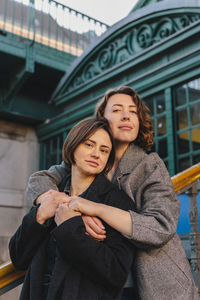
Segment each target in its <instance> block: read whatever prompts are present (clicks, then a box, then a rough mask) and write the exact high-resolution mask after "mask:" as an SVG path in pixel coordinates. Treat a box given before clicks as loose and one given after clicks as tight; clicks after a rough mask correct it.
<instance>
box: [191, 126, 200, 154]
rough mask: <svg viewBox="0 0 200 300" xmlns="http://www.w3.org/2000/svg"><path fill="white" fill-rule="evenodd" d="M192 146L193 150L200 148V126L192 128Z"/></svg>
mask: <svg viewBox="0 0 200 300" xmlns="http://www.w3.org/2000/svg"><path fill="white" fill-rule="evenodd" d="M192 148H193V150H200V128H196V129H193V130H192Z"/></svg>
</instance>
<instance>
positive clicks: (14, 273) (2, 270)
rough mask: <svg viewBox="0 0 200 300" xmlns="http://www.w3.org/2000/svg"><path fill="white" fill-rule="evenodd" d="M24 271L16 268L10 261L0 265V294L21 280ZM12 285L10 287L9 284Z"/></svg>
mask: <svg viewBox="0 0 200 300" xmlns="http://www.w3.org/2000/svg"><path fill="white" fill-rule="evenodd" d="M25 273H26V272H25V271H19V270H16V269H15V267H14V266H13V264H12V263H11V262H7V263H5V264H3V265H1V266H0V295H3V294H4V293H5V292H7V291H8V290H10V289H11V288H14V287H16V286H17V285H19V284H20V283H22V282H23V279H24V276H25ZM10 285H12V287H11V288H10V287H9V286H10Z"/></svg>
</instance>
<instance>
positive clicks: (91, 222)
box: [86, 216, 105, 234]
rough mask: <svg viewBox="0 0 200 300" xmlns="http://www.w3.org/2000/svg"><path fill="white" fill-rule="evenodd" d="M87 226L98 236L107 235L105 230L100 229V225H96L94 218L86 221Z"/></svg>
mask: <svg viewBox="0 0 200 300" xmlns="http://www.w3.org/2000/svg"><path fill="white" fill-rule="evenodd" d="M86 222H87V225H88V226H89V227H90V228H91V229H92V230H93V231H94V232H95V233H97V234H105V229H102V228H101V227H99V225H98V224H96V223H95V221H94V219H93V218H92V217H88V216H87V219H86Z"/></svg>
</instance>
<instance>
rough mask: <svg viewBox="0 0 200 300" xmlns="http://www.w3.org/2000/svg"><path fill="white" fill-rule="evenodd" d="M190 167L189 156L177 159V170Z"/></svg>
mask: <svg viewBox="0 0 200 300" xmlns="http://www.w3.org/2000/svg"><path fill="white" fill-rule="evenodd" d="M189 167H190V159H189V157H185V158H182V159H180V160H179V172H181V171H183V170H185V169H187V168H189Z"/></svg>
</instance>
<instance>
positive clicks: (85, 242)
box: [9, 175, 134, 300]
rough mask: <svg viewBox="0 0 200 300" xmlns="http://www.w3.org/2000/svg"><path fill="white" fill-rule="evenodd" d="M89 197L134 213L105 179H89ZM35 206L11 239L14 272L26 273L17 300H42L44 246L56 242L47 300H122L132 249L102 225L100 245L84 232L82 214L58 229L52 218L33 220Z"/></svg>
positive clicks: (102, 177) (127, 202) (125, 199)
mask: <svg viewBox="0 0 200 300" xmlns="http://www.w3.org/2000/svg"><path fill="white" fill-rule="evenodd" d="M87 199H89V200H92V201H94V202H99V203H104V204H108V205H112V206H116V207H119V208H122V209H125V210H129V209H131V210H133V209H134V205H133V202H132V201H131V200H130V198H129V197H128V196H127V195H126V194H125V193H124V192H122V191H119V190H118V188H117V187H116V186H114V185H113V184H112V183H110V182H109V181H108V180H107V179H106V178H105V177H104V176H103V175H99V176H97V177H96V179H95V180H94V181H93V183H92V184H91V186H90V188H89V192H88V194H87ZM36 212H37V207H33V208H32V209H31V210H30V212H29V213H28V214H27V215H26V216H25V217H24V218H23V221H22V224H21V226H20V227H19V228H18V230H17V231H16V233H15V234H14V236H13V237H12V238H11V240H10V245H9V248H10V256H11V259H12V262H13V264H14V266H15V267H16V268H17V269H20V270H21V269H23V270H24V269H25V270H26V269H27V273H26V277H25V281H24V285H23V288H22V292H21V296H20V300H36V299H37V300H40V299H42V298H41V294H42V282H43V276H44V269H45V265H46V260H47V259H46V246H47V244H48V240H49V238H50V237H52V236H53V238H54V239H55V241H56V246H57V252H58V255H57V259H56V262H55V268H54V272H53V278H52V280H51V284H50V288H49V293H48V297H47V299H48V300H64V299H70V300H73V299H78V300H83V299H84V300H89V299H91V300H95V299H103V300H106V299H120V295H121V291H122V288H123V286H124V283H125V281H126V279H127V275H128V272H129V270H130V267H131V265H132V262H133V258H134V247H133V246H132V245H131V244H130V243H129V242H128V241H127V240H126V239H125V238H124V237H123V236H122V235H121V234H120V233H119V232H117V231H116V230H114V229H113V228H111V227H110V226H108V225H107V224H105V223H104V226H105V228H106V236H107V237H106V239H105V241H104V242H98V241H96V240H94V239H93V238H91V237H90V236H88V235H86V234H85V226H84V223H83V221H82V218H81V217H80V216H76V217H73V218H71V219H69V220H67V221H65V222H63V223H62V224H61V225H59V226H56V225H55V222H54V220H53V219H51V220H48V221H47V222H46V223H45V224H44V225H41V224H39V223H37V222H36Z"/></svg>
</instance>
